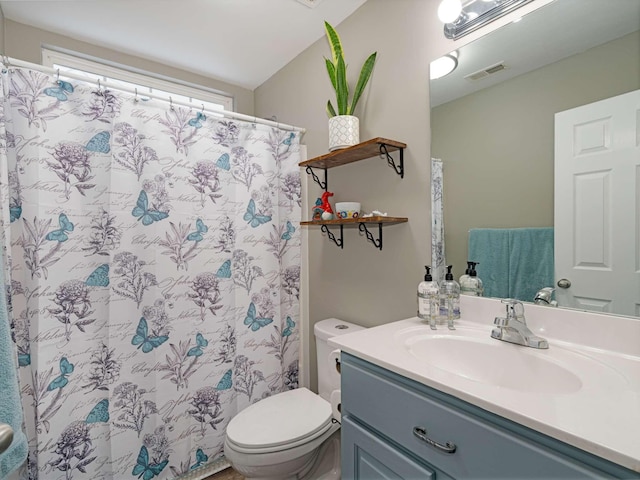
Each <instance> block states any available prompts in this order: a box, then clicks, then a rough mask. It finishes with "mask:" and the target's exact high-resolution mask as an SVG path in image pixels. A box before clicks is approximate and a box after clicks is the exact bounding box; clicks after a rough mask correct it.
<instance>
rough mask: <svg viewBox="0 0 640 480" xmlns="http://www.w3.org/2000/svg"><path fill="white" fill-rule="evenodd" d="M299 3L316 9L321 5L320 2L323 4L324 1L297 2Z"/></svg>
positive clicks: (305, 0)
mask: <svg viewBox="0 0 640 480" xmlns="http://www.w3.org/2000/svg"><path fill="white" fill-rule="evenodd" d="M297 1H298V2H299V3H301V4H303V5H305V6H307V7H309V8H316V7H317V6H318V5H319V4H320V2H322V0H297Z"/></svg>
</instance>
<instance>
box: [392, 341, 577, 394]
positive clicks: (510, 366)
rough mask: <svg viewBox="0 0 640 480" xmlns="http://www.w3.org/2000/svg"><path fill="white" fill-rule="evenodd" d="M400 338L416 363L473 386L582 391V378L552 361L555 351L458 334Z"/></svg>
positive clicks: (547, 391) (554, 392)
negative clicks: (459, 378)
mask: <svg viewBox="0 0 640 480" xmlns="http://www.w3.org/2000/svg"><path fill="white" fill-rule="evenodd" d="M403 337H404V338H403ZM400 338H403V339H402V340H401V341H402V342H403V343H404V346H405V348H406V349H407V350H408V352H409V353H410V354H411V355H412V356H413V357H415V358H416V359H418V360H421V361H424V362H426V363H428V364H429V365H430V366H431V367H432V368H436V369H439V370H443V371H445V372H448V373H450V374H453V375H457V376H459V377H463V378H465V379H467V380H471V381H474V382H480V383H485V384H489V385H494V386H498V387H499V388H506V389H511V390H518V391H521V392H535V393H551V394H558V393H573V392H576V391H578V390H580V389H581V388H582V381H581V380H580V378H579V377H578V376H577V375H575V374H574V373H573V372H572V371H570V370H569V369H568V368H566V367H565V366H563V365H561V362H558V361H556V360H555V359H554V358H553V357H554V352H553V349H551V350H537V349H532V348H528V347H522V346H518V345H513V344H509V343H505V342H500V341H498V340H493V339H491V338H486V339H485V338H478V337H477V336H475V335H464V333H462V334H460V333H458V331H456V332H452V333H450V334H447V333H445V334H438V333H426V334H422V335H420V334H419V335H411V336H401V337H400Z"/></svg>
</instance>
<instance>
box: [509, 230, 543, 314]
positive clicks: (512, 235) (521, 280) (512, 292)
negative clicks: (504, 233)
mask: <svg viewBox="0 0 640 480" xmlns="http://www.w3.org/2000/svg"><path fill="white" fill-rule="evenodd" d="M509 252H510V256H509V296H510V297H511V298H517V299H519V300H524V301H527V302H533V299H534V298H535V296H536V293H537V292H538V290H540V289H541V288H543V287H552V286H553V284H554V280H553V274H554V272H553V270H554V262H553V227H546V228H513V229H510V230H509Z"/></svg>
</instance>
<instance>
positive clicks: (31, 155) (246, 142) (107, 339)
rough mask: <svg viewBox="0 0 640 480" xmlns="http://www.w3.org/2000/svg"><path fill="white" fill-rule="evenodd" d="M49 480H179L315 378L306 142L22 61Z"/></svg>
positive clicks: (26, 246) (36, 436)
mask: <svg viewBox="0 0 640 480" xmlns="http://www.w3.org/2000/svg"><path fill="white" fill-rule="evenodd" d="M0 80H1V82H2V85H1V92H2V93H1V95H2V98H1V99H0V109H1V110H0V140H1V144H0V155H1V157H0V169H1V172H0V186H1V190H0V194H1V195H2V198H1V200H2V202H1V207H0V208H1V210H2V211H1V214H2V216H1V222H2V223H1V224H0V235H2V241H3V245H4V246H5V250H4V255H5V256H6V260H7V261H6V262H5V263H6V264H7V265H8V267H7V270H8V271H7V272H6V278H7V279H10V281H8V282H7V285H6V287H7V293H8V298H9V299H10V302H9V303H10V312H11V313H10V317H11V330H12V338H13V341H14V343H15V347H16V355H17V359H18V364H19V380H20V394H21V398H22V406H23V409H24V413H25V419H26V422H25V423H26V425H25V430H26V434H27V438H28V440H29V458H28V462H27V463H28V466H27V468H23V470H22V472H21V476H22V477H23V478H30V479H36V478H40V479H47V480H49V479H51V480H54V479H61V480H62V479H64V480H69V479H126V478H132V479H133V478H143V479H144V480H151V479H152V478H158V479H168V478H175V477H178V476H179V475H182V474H185V473H188V472H190V471H192V470H193V469H196V468H198V467H201V466H203V465H206V464H207V463H209V462H211V461H213V460H215V459H217V458H220V456H221V455H222V451H223V440H224V431H225V428H226V425H227V423H228V422H229V420H230V419H231V418H232V417H233V416H234V415H235V414H236V413H237V412H238V411H240V410H242V409H243V408H245V407H247V406H248V405H249V404H251V403H253V402H255V401H257V400H259V399H261V398H264V397H267V396H269V395H272V394H275V393H277V392H280V391H283V390H286V389H292V388H296V387H297V382H298V344H299V333H298V324H299V299H298V294H299V288H300V235H299V228H298V225H299V220H300V202H301V200H300V177H299V168H298V162H299V141H300V138H299V137H300V133H298V132H292V131H285V130H281V129H278V128H272V127H267V126H264V125H257V124H254V123H246V122H240V121H235V120H230V119H225V118H222V117H217V116H216V117H214V116H212V115H211V114H208V115H207V114H205V113H204V112H202V111H193V110H190V109H188V108H179V107H174V106H171V105H169V104H165V103H164V102H158V101H154V100H148V99H147V100H143V99H139V98H138V97H137V96H133V95H128V94H125V93H121V92H117V91H111V90H108V89H105V88H100V86H99V85H92V84H89V83H83V82H74V81H64V80H60V79H58V78H56V77H55V76H51V75H48V74H45V73H42V72H39V71H35V70H30V69H22V68H13V67H5V68H3V70H2V74H1V77H0Z"/></svg>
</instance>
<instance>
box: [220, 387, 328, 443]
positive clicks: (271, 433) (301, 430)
mask: <svg viewBox="0 0 640 480" xmlns="http://www.w3.org/2000/svg"><path fill="white" fill-rule="evenodd" d="M330 423H331V405H330V404H329V402H327V401H326V400H324V399H323V398H322V397H320V396H319V395H316V394H315V393H313V392H311V391H310V390H308V389H306V388H298V389H296V390H289V391H287V392H283V393H279V394H277V395H274V396H272V397H268V398H265V399H264V400H260V401H259V402H257V403H254V404H253V405H251V406H250V407H247V408H246V409H245V410H243V411H242V412H240V413H238V414H237V415H236V416H235V417H233V419H231V421H230V422H229V425H228V426H227V438H228V439H229V440H231V442H233V443H234V444H235V445H237V446H239V447H243V448H256V449H258V448H260V449H263V448H265V447H277V446H281V445H288V444H291V443H294V442H296V441H298V440H301V439H303V438H305V437H309V438H313V437H315V436H316V433H318V432H320V431H322V430H325V429H326V428H327V425H328V424H330Z"/></svg>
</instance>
